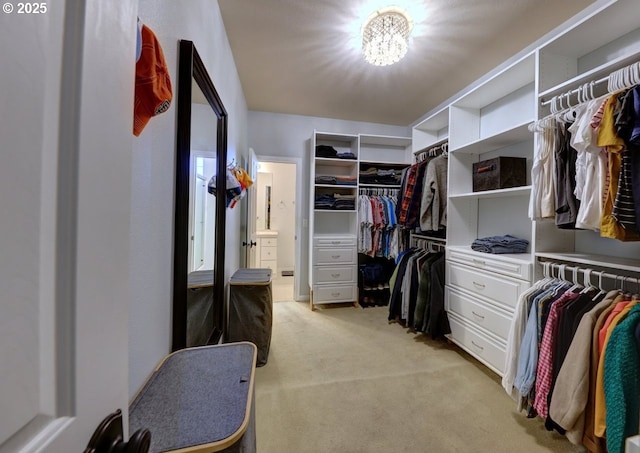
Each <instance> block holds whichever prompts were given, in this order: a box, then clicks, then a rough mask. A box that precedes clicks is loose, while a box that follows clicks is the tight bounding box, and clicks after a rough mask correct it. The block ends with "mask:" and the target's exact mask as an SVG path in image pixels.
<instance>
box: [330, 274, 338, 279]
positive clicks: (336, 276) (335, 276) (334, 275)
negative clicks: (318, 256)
mask: <svg viewBox="0 0 640 453" xmlns="http://www.w3.org/2000/svg"><path fill="white" fill-rule="evenodd" d="M331 276H332V277H333V278H338V277H340V274H331Z"/></svg>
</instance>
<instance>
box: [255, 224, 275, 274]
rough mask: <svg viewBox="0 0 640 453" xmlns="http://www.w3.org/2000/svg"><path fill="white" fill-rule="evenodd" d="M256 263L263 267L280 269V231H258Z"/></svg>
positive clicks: (273, 269)
mask: <svg viewBox="0 0 640 453" xmlns="http://www.w3.org/2000/svg"><path fill="white" fill-rule="evenodd" d="M256 242H257V244H256V265H257V267H259V268H261V269H267V268H268V269H271V270H272V271H273V273H274V274H275V273H276V272H277V271H278V232H277V231H273V230H266V231H258V232H257V233H256Z"/></svg>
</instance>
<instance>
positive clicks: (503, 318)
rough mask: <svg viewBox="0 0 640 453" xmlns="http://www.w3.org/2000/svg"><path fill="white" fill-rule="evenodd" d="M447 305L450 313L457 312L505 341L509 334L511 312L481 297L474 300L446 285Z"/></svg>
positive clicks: (445, 298) (445, 297)
mask: <svg viewBox="0 0 640 453" xmlns="http://www.w3.org/2000/svg"><path fill="white" fill-rule="evenodd" d="M444 291H445V296H444V300H445V306H446V310H447V312H449V313H455V314H456V315H459V316H460V317H462V318H465V319H467V320H468V321H469V322H471V323H473V324H475V325H477V326H478V327H481V328H483V329H486V330H488V331H489V332H491V333H492V334H494V335H496V336H498V337H499V338H501V339H502V340H503V341H505V342H506V341H507V337H508V336H509V326H510V325H511V317H510V316H512V315H510V314H509V313H507V312H505V311H502V310H500V309H499V308H497V307H492V306H491V305H489V304H488V303H486V302H484V301H483V300H482V299H480V298H476V299H475V300H474V298H473V297H471V296H469V295H468V294H466V293H462V292H460V291H456V290H455V289H452V288H450V287H448V286H447V287H445V290H444Z"/></svg>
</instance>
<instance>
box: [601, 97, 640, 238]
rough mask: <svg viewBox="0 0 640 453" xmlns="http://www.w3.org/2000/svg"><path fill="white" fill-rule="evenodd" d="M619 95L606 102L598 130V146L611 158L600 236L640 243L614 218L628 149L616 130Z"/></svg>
mask: <svg viewBox="0 0 640 453" xmlns="http://www.w3.org/2000/svg"><path fill="white" fill-rule="evenodd" d="M617 101H618V94H612V95H611V96H610V97H609V99H607V100H606V103H605V106H604V113H603V115H602V123H600V128H599V129H598V146H599V147H601V148H605V150H606V151H607V154H608V156H609V164H608V167H609V168H608V171H609V187H608V188H607V191H606V196H605V199H604V204H603V206H602V218H601V219H600V236H602V237H607V238H613V239H619V240H621V241H640V235H639V234H637V233H635V232H633V231H627V230H625V229H624V228H622V226H621V225H620V224H619V223H618V221H617V220H616V219H614V218H613V215H612V214H613V204H614V202H615V199H616V194H617V193H618V184H619V181H620V168H621V167H622V151H623V150H625V149H626V145H625V143H624V140H623V139H621V138H620V137H618V134H617V132H616V128H615V117H614V109H615V106H616V103H617Z"/></svg>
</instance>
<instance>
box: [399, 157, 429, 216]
mask: <svg viewBox="0 0 640 453" xmlns="http://www.w3.org/2000/svg"><path fill="white" fill-rule="evenodd" d="M430 160H431V159H425V160H424V161H422V162H419V163H417V164H414V165H412V166H411V168H409V170H408V173H407V177H406V183H405V187H404V191H403V194H402V203H401V205H400V214H399V216H398V223H399V224H400V225H402V226H404V227H405V228H414V227H416V226H418V217H419V216H420V203H421V202H422V183H423V182H424V174H425V170H426V169H427V164H428V163H429V161H430Z"/></svg>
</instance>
